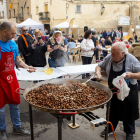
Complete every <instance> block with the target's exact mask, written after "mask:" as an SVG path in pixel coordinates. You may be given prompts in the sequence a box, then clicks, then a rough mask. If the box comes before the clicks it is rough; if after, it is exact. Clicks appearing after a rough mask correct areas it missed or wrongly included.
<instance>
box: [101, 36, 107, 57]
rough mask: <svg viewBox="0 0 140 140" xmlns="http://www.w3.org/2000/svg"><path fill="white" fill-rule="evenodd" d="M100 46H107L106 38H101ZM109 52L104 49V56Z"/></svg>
mask: <svg viewBox="0 0 140 140" xmlns="http://www.w3.org/2000/svg"><path fill="white" fill-rule="evenodd" d="M100 46H102V48H105V39H104V38H102V39H101V43H100ZM107 54H108V52H107V51H104V50H103V56H104V57H106V56H107Z"/></svg>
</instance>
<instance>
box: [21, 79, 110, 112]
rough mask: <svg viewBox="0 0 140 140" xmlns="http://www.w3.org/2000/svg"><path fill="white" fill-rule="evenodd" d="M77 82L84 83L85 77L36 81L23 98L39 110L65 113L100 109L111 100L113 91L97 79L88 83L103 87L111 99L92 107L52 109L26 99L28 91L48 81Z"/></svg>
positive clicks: (59, 82)
mask: <svg viewBox="0 0 140 140" xmlns="http://www.w3.org/2000/svg"><path fill="white" fill-rule="evenodd" d="M77 82H78V83H84V82H85V80H83V79H53V80H47V81H43V82H39V83H36V84H34V85H31V86H29V87H27V88H26V89H25V90H24V92H23V98H24V100H25V101H26V102H27V103H29V104H30V105H32V106H33V107H34V108H36V109H38V110H41V111H45V112H49V113H55V114H63V112H76V113H85V112H90V111H92V110H95V109H98V108H100V107H102V106H103V105H104V104H106V103H107V102H109V100H110V99H111V98H112V91H111V90H110V89H109V88H108V87H106V86H104V85H102V84H100V83H98V82H95V81H89V82H88V83H87V84H90V85H92V86H95V87H97V88H99V89H102V90H104V91H106V92H107V93H108V97H109V99H108V100H107V101H106V102H104V103H102V104H99V105H96V106H91V107H87V108H81V109H52V108H45V107H39V106H36V105H34V104H32V103H30V102H28V101H27V99H26V95H27V94H28V92H29V91H30V90H31V89H35V88H38V87H39V86H41V85H42V84H46V83H54V84H64V83H65V84H69V83H77Z"/></svg>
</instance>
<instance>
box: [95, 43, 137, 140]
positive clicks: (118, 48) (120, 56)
mask: <svg viewBox="0 0 140 140" xmlns="http://www.w3.org/2000/svg"><path fill="white" fill-rule="evenodd" d="M101 70H104V71H106V72H107V76H108V85H109V88H110V89H111V88H114V86H113V84H112V81H113V79H114V78H116V77H117V76H120V75H122V74H123V73H125V72H126V77H125V78H126V79H127V80H126V81H127V83H128V86H129V88H130V92H129V95H128V96H127V97H126V98H125V99H124V101H121V100H119V99H118V98H117V95H116V94H114V95H113V97H112V99H111V108H110V118H109V121H110V122H111V123H112V124H113V127H114V129H116V127H117V124H118V121H123V127H124V132H125V133H126V140H133V134H135V120H137V119H138V118H139V108H138V102H139V101H138V84H137V79H140V63H139V61H138V60H137V59H136V58H135V57H134V56H132V55H131V54H129V53H128V50H127V48H126V46H125V44H124V43H122V42H116V43H115V44H113V46H112V48H111V54H109V55H107V56H106V57H105V59H104V60H103V62H100V63H99V64H98V66H97V67H96V76H97V77H100V76H101ZM111 133H112V130H111V127H110V126H109V132H108V135H109V134H111ZM101 136H105V131H103V132H102V133H101Z"/></svg>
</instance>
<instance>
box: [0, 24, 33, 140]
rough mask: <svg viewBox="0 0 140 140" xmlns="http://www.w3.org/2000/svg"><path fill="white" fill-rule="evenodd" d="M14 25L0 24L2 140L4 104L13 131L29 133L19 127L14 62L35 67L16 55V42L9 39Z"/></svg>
mask: <svg viewBox="0 0 140 140" xmlns="http://www.w3.org/2000/svg"><path fill="white" fill-rule="evenodd" d="M15 34H16V27H15V25H14V24H13V23H11V22H3V23H2V24H1V26H0V134H1V138H2V140H7V137H6V122H5V105H6V104H9V109H10V115H11V120H12V123H13V133H14V134H21V135H29V134H30V133H29V132H28V131H27V130H25V129H24V128H23V127H21V121H20V110H19V104H20V96H19V95H18V94H16V93H15V90H16V89H17V88H19V84H18V81H17V78H16V74H15V70H14V67H15V64H16V65H17V66H20V67H22V68H25V69H28V71H29V72H34V71H35V68H33V67H30V66H28V65H26V64H25V63H24V62H23V61H22V60H21V59H20V58H19V55H18V48H17V46H16V43H15V42H14V41H13V40H11V39H12V38H14V37H15Z"/></svg>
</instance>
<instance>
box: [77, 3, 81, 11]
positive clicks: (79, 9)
mask: <svg viewBox="0 0 140 140" xmlns="http://www.w3.org/2000/svg"><path fill="white" fill-rule="evenodd" d="M76 13H81V5H76Z"/></svg>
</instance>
